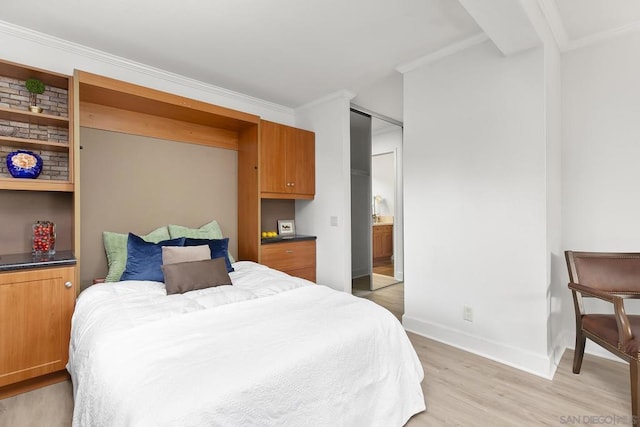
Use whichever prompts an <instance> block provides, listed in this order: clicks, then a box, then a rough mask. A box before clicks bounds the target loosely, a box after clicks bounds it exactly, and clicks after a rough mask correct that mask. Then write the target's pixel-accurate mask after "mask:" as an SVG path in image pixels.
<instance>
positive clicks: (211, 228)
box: [125, 219, 236, 263]
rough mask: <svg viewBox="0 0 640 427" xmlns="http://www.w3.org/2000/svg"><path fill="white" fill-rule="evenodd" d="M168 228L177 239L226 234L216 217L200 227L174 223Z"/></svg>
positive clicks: (216, 236) (209, 237)
mask: <svg viewBox="0 0 640 427" xmlns="http://www.w3.org/2000/svg"><path fill="white" fill-rule="evenodd" d="M168 228H169V236H170V237H171V238H172V239H177V238H180V237H188V238H190V239H209V240H210V239H224V236H223V235H222V230H221V229H220V226H219V225H218V221H216V220H215V219H214V220H213V221H211V222H210V223H208V224H205V225H203V226H202V227H200V228H189V227H183V226H182V225H173V224H169V226H168ZM125 247H126V243H125ZM228 254H229V261H230V262H232V263H233V262H236V260H235V259H233V256H232V255H231V252H229V253H228Z"/></svg>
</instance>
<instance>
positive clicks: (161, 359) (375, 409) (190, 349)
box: [67, 262, 425, 427]
mask: <svg viewBox="0 0 640 427" xmlns="http://www.w3.org/2000/svg"><path fill="white" fill-rule="evenodd" d="M234 267H235V269H236V272H233V273H230V276H231V278H232V281H233V286H220V287H216V288H209V289H204V290H200V291H193V292H188V293H185V294H182V295H180V294H177V295H171V296H167V295H166V292H165V289H164V284H163V283H158V282H138V281H127V282H118V283H109V284H101V285H94V286H91V287H90V288H88V289H86V290H85V291H83V292H82V293H81V294H80V296H79V297H78V301H77V305H76V310H75V313H74V315H73V325H72V337H71V343H70V354H69V363H68V365H67V369H68V370H69V372H70V373H71V376H72V379H73V385H74V396H75V407H74V413H73V425H74V426H82V427H89V426H154V427H156V426H180V427H183V426H233V427H236V426H237V427H240V426H242V427H244V426H385V427H388V426H400V425H403V424H404V423H405V422H406V421H407V420H408V419H409V417H411V415H413V414H415V413H417V412H420V411H422V410H424V409H425V404H424V397H423V394H422V390H421V388H420V382H421V381H422V379H423V371H422V366H421V365H420V361H419V360H418V357H417V356H416V353H415V351H414V349H413V347H412V346H411V343H410V342H409V340H408V338H407V335H406V333H405V332H404V330H403V329H402V327H401V325H400V323H399V322H398V321H397V319H396V318H395V317H393V315H391V313H389V312H388V311H387V310H385V309H384V308H382V307H380V306H378V305H376V304H374V303H372V302H370V301H367V300H364V299H360V298H356V297H353V296H351V295H348V294H345V293H342V292H337V291H334V290H331V289H329V288H327V287H324V286H318V285H313V284H311V282H307V281H305V280H302V279H297V278H293V277H291V276H288V275H286V274H284V273H281V272H278V271H275V270H272V269H269V268H267V267H265V266H262V265H259V264H255V263H252V262H237V263H235V264H234Z"/></svg>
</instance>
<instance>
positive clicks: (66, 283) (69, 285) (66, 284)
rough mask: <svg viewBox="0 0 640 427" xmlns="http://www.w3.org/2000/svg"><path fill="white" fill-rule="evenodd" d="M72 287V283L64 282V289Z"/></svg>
mask: <svg viewBox="0 0 640 427" xmlns="http://www.w3.org/2000/svg"><path fill="white" fill-rule="evenodd" d="M72 286H73V283H71V282H64V287H65V288H67V289H69V288H71V287H72Z"/></svg>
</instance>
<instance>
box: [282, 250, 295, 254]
mask: <svg viewBox="0 0 640 427" xmlns="http://www.w3.org/2000/svg"><path fill="white" fill-rule="evenodd" d="M284 253H285V254H292V253H293V251H292V250H287V251H284Z"/></svg>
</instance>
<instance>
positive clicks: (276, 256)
mask: <svg viewBox="0 0 640 427" xmlns="http://www.w3.org/2000/svg"><path fill="white" fill-rule="evenodd" d="M261 252H262V257H261V263H262V264H264V265H266V266H269V267H271V268H274V269H276V270H280V271H283V272H285V273H287V274H290V275H292V276H296V277H301V278H303V279H307V280H310V281H312V282H315V281H316V241H315V240H301V241H283V242H278V243H265V244H263V245H262V251H261Z"/></svg>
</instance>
